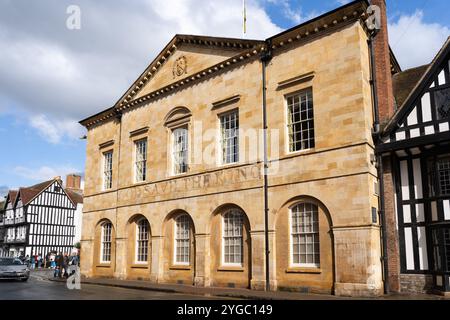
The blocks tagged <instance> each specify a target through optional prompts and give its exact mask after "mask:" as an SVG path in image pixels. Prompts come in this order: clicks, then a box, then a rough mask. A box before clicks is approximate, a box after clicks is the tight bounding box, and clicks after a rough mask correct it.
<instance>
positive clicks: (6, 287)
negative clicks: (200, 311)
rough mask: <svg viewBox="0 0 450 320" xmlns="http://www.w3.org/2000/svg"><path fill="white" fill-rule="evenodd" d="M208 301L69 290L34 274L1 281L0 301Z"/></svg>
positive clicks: (166, 295) (104, 290)
mask: <svg viewBox="0 0 450 320" xmlns="http://www.w3.org/2000/svg"><path fill="white" fill-rule="evenodd" d="M169 299H170V300H208V299H213V298H211V297H209V298H208V297H203V296H198V295H185V294H177V293H166V292H156V291H145V290H135V289H124V288H116V287H107V286H99V285H89V284H82V285H81V290H69V289H67V287H66V284H65V283H61V282H53V281H49V280H46V279H45V278H43V277H41V276H39V275H36V274H32V275H31V277H30V279H29V280H28V281H27V282H21V281H10V280H2V281H0V300H169Z"/></svg>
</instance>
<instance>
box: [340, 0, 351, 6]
mask: <svg viewBox="0 0 450 320" xmlns="http://www.w3.org/2000/svg"><path fill="white" fill-rule="evenodd" d="M351 1H352V0H337V3H339V4H340V5H341V6H343V5H346V4H347V3H350V2H351Z"/></svg>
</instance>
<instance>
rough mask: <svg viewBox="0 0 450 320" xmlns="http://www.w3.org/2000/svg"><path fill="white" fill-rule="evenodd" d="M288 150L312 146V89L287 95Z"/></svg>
mask: <svg viewBox="0 0 450 320" xmlns="http://www.w3.org/2000/svg"><path fill="white" fill-rule="evenodd" d="M286 101H287V108H288V123H287V126H288V134H289V139H288V140H289V151H291V152H293V151H299V150H304V149H310V148H314V115H313V103H312V90H311V89H309V90H306V91H304V92H302V93H299V94H297V95H295V96H291V97H288V98H287V99H286Z"/></svg>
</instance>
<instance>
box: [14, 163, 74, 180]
mask: <svg viewBox="0 0 450 320" xmlns="http://www.w3.org/2000/svg"><path fill="white" fill-rule="evenodd" d="M79 172H80V170H78V169H77V168H75V167H73V166H71V165H63V166H52V167H49V166H42V167H39V168H26V167H23V166H17V167H15V168H14V173H15V174H17V175H18V176H21V177H23V178H26V179H29V180H34V181H37V182H42V181H46V180H50V179H53V178H54V177H58V176H60V177H61V178H63V179H64V178H65V177H66V176H67V175H68V174H71V173H79Z"/></svg>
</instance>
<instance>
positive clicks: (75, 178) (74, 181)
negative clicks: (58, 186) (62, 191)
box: [66, 174, 81, 190]
mask: <svg viewBox="0 0 450 320" xmlns="http://www.w3.org/2000/svg"><path fill="white" fill-rule="evenodd" d="M66 188H68V189H75V190H80V188H81V176H79V175H76V174H69V175H67V177H66Z"/></svg>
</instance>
